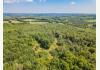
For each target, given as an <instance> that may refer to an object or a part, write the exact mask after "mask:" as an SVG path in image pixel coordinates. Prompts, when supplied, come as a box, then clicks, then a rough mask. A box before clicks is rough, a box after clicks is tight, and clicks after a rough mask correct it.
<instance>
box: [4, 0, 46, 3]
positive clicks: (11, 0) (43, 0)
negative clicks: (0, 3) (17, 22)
mask: <svg viewBox="0 0 100 70" xmlns="http://www.w3.org/2000/svg"><path fill="white" fill-rule="evenodd" d="M46 1H47V0H4V3H20V2H46Z"/></svg>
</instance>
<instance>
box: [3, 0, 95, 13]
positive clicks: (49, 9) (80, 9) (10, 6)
mask: <svg viewBox="0 0 100 70" xmlns="http://www.w3.org/2000/svg"><path fill="white" fill-rule="evenodd" d="M4 13H96V0H4Z"/></svg>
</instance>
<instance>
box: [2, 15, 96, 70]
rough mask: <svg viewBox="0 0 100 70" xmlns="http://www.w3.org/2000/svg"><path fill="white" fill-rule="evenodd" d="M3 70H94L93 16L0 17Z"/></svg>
mask: <svg viewBox="0 0 100 70" xmlns="http://www.w3.org/2000/svg"><path fill="white" fill-rule="evenodd" d="M3 25H4V32H3V33H4V41H3V43H4V48H3V59H4V60H3V66H4V67H3V68H4V70H96V17H95V15H71V16H33V17H32V16H20V17H19V16H4V24H3Z"/></svg>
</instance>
